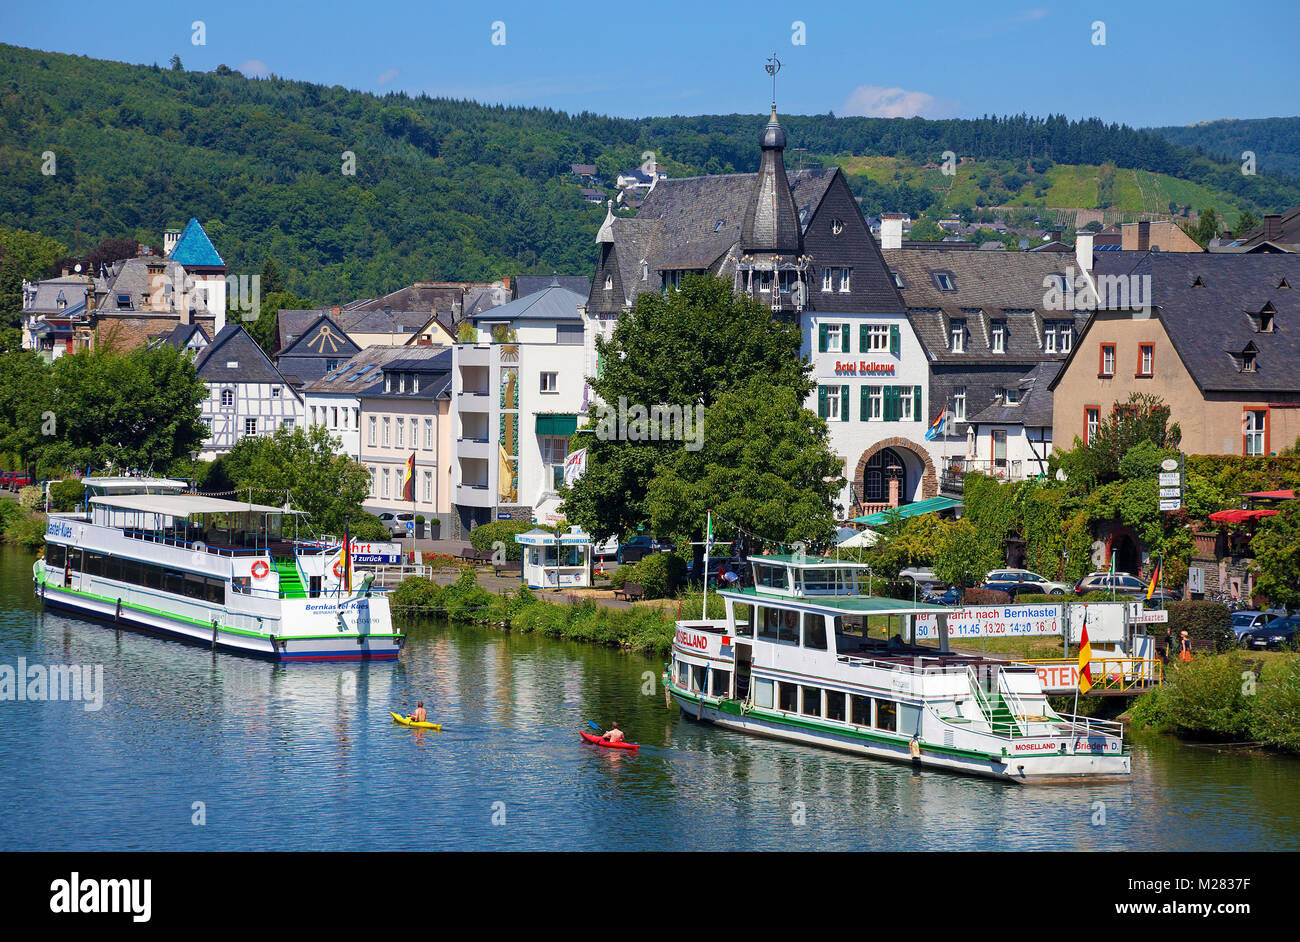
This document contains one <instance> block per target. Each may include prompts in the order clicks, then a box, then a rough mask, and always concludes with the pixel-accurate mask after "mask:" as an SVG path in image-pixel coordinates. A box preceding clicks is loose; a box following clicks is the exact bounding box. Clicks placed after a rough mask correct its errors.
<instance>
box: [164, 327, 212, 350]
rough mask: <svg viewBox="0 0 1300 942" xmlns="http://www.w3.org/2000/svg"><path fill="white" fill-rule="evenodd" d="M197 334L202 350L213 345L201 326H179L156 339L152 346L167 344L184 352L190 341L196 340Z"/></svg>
mask: <svg viewBox="0 0 1300 942" xmlns="http://www.w3.org/2000/svg"><path fill="white" fill-rule="evenodd" d="M196 333H197V334H198V335H199V337H198V339H197V342H198V343H199V348H200V349H202V348H203V347H206V346H207V345H208V344H210V343H212V338H211V337H209V336H208V332H207V331H206V330H204V329H203V328H202V327H201V326H200V325H198V324H177V325H176V326H175V327H173V328H172V329H171V330H169V331H167V333H165V334H160V335H158V336H157V337H155V338H154V340H153V342H152V343H151V344H150V346H155V345H161V344H166V345H167V346H169V347H172V348H173V349H176V350H184V349H185V347H186V346H187V345H188V344H189V343H190V341H191V340H192V339H195V337H194V335H195V334H196Z"/></svg>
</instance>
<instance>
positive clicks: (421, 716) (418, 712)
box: [410, 700, 429, 723]
mask: <svg viewBox="0 0 1300 942" xmlns="http://www.w3.org/2000/svg"><path fill="white" fill-rule="evenodd" d="M410 720H411V722H412V723H427V722H429V720H428V714H427V713H425V712H424V701H423V700H421V701H419V702H418V703H416V704H415V712H414V713H412V714H411V716H410Z"/></svg>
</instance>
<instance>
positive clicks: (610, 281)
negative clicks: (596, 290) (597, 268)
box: [605, 275, 614, 291]
mask: <svg viewBox="0 0 1300 942" xmlns="http://www.w3.org/2000/svg"><path fill="white" fill-rule="evenodd" d="M605 290H606V291H613V290H614V276H613V275H606V276H605Z"/></svg>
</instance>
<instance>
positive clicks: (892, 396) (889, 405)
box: [885, 386, 898, 422]
mask: <svg viewBox="0 0 1300 942" xmlns="http://www.w3.org/2000/svg"><path fill="white" fill-rule="evenodd" d="M885 421H886V422H897V421H898V387H897V386H886V387H885Z"/></svg>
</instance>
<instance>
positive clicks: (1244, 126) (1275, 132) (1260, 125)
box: [1152, 118, 1300, 179]
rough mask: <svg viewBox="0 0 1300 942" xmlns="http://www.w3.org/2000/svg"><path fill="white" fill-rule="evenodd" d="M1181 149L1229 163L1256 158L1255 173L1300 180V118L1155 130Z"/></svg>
mask: <svg viewBox="0 0 1300 942" xmlns="http://www.w3.org/2000/svg"><path fill="white" fill-rule="evenodd" d="M1152 130H1153V131H1155V133H1157V134H1159V135H1160V136H1161V137H1164V138H1167V139H1168V140H1170V141H1172V142H1173V143H1174V144H1177V145H1178V146H1180V147H1190V148H1194V149H1199V150H1200V151H1202V152H1203V153H1206V154H1209V155H1210V156H1212V157H1216V158H1219V159H1221V160H1226V161H1228V162H1229V163H1231V162H1234V161H1235V162H1236V163H1237V164H1238V166H1240V165H1241V163H1242V157H1241V155H1242V154H1243V153H1244V152H1246V151H1250V152H1251V153H1253V154H1254V155H1255V169H1256V170H1258V171H1259V172H1262V173H1270V174H1285V175H1288V176H1291V177H1295V178H1296V179H1300V118H1250V119H1244V120H1236V119H1225V120H1222V121H1207V122H1205V123H1204V124H1193V125H1189V126H1187V127H1171V128H1152Z"/></svg>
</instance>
